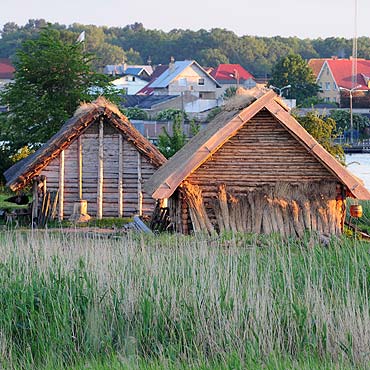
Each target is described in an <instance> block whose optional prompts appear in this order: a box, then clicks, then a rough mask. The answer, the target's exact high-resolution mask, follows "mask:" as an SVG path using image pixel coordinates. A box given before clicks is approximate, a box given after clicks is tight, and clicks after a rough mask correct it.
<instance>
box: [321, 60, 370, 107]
mask: <svg viewBox="0 0 370 370" xmlns="http://www.w3.org/2000/svg"><path fill="white" fill-rule="evenodd" d="M369 80H370V60H366V59H357V76H356V83H355V85H356V86H358V88H357V90H369V89H370V84H369ZM317 83H318V85H319V86H320V88H321V92H320V93H319V97H321V98H323V99H324V100H325V101H327V102H334V103H338V104H339V103H340V98H341V90H340V88H341V87H342V88H345V89H348V90H349V89H352V88H353V87H354V86H353V79H352V60H351V59H327V60H326V61H325V62H324V63H323V65H322V67H321V70H320V73H319V74H318V76H317Z"/></svg>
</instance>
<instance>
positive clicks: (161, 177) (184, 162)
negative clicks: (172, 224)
mask: <svg viewBox="0 0 370 370" xmlns="http://www.w3.org/2000/svg"><path fill="white" fill-rule="evenodd" d="M276 98H277V95H276V94H275V93H274V92H273V91H271V90H270V91H268V92H267V93H265V94H264V95H263V96H261V97H260V98H259V99H257V100H256V101H255V102H253V103H252V104H251V105H249V106H248V107H247V108H245V109H243V110H242V111H241V112H240V113H238V114H236V115H233V117H231V119H229V120H228V121H226V123H225V124H224V125H223V126H221V127H220V128H219V129H218V130H217V131H215V132H212V133H211V134H210V135H209V137H206V139H205V140H202V141H200V142H199V144H200V145H199V146H198V147H197V148H194V146H195V145H194V143H195V142H196V141H197V136H198V135H202V132H200V133H199V134H198V135H197V136H196V137H194V138H193V143H192V142H189V143H188V144H187V145H186V146H185V147H184V148H183V149H182V150H181V151H180V152H178V153H176V154H175V156H174V157H172V158H171V159H170V160H169V161H168V162H167V163H166V164H165V165H163V166H162V167H161V168H160V169H159V170H158V171H157V172H156V173H155V174H154V175H153V176H152V178H151V179H150V180H149V182H148V183H147V184H144V188H145V190H146V191H147V192H148V193H150V194H152V196H153V198H156V199H163V198H168V197H170V196H171V195H172V194H173V192H174V191H175V190H176V188H177V187H178V186H179V185H180V184H181V182H182V181H184V180H185V179H186V178H187V177H188V176H189V175H190V174H191V173H193V172H194V171H195V170H196V169H197V168H199V166H201V165H202V164H203V163H204V162H205V161H207V160H208V159H209V158H210V157H211V156H212V155H213V154H214V153H215V152H216V151H217V150H218V149H219V148H220V147H222V146H223V145H224V143H225V142H226V141H228V140H229V139H230V138H231V137H233V136H234V135H236V133H237V132H238V130H239V129H240V128H241V127H242V126H243V125H244V124H245V123H246V122H247V121H249V120H250V119H251V118H252V117H254V116H255V115H256V114H257V113H258V112H259V111H261V110H262V109H263V108H266V109H267V110H268V111H269V112H270V113H271V114H272V115H273V116H274V117H275V118H276V119H278V121H279V122H280V123H281V124H282V126H283V127H284V128H286V129H287V130H288V131H289V132H290V133H291V134H292V135H293V137H295V138H296V139H297V140H298V141H299V142H300V143H301V144H302V145H304V146H305V147H306V148H307V150H308V151H309V152H311V153H312V155H313V156H314V157H316V158H317V159H318V160H319V161H320V162H321V163H322V164H323V165H324V166H325V167H326V168H327V169H328V170H329V171H330V172H331V173H332V174H333V175H334V176H335V177H336V178H337V179H338V181H340V182H341V183H342V184H344V185H345V186H347V188H348V190H349V191H350V193H351V195H352V196H353V197H355V198H359V199H369V200H370V192H369V191H368V190H367V189H366V188H365V187H364V186H363V185H362V184H361V183H360V182H359V181H358V179H357V178H356V177H354V176H353V175H352V174H351V173H350V172H349V171H347V170H346V169H345V168H344V167H343V166H342V165H341V164H340V163H339V162H338V161H337V160H336V159H335V158H334V157H332V156H331V155H330V154H329V153H328V152H327V151H326V150H325V149H324V148H323V147H322V146H321V145H320V144H319V143H318V142H317V141H316V140H315V139H314V138H313V137H312V136H311V135H310V134H308V132H307V131H306V130H305V129H304V128H303V127H302V126H301V125H300V124H299V123H298V122H297V121H296V120H295V119H294V118H293V117H292V116H291V115H290V114H289V113H288V112H287V110H286V109H285V108H284V107H283V106H282V105H281V104H280V103H279V102H277V101H276V100H275V99H276ZM206 130H207V129H206Z"/></svg>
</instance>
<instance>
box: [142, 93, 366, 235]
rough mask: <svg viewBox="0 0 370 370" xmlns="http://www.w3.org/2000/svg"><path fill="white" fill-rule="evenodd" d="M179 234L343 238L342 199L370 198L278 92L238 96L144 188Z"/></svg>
mask: <svg viewBox="0 0 370 370" xmlns="http://www.w3.org/2000/svg"><path fill="white" fill-rule="evenodd" d="M144 189H145V191H146V192H147V193H148V194H151V195H152V196H153V197H154V198H155V199H169V208H170V213H171V219H172V222H173V223H174V225H175V228H176V230H178V231H181V232H184V233H188V232H190V231H191V230H195V231H197V230H207V231H213V230H216V231H222V230H234V231H243V232H257V233H260V232H263V233H270V232H280V233H282V234H284V235H299V236H300V235H302V233H303V230H305V229H308V230H315V231H319V232H323V233H328V234H338V233H340V232H341V231H342V228H343V220H344V215H345V207H344V199H345V197H346V196H351V197H354V198H357V199H370V193H369V191H368V190H367V189H366V188H365V187H364V186H363V184H362V183H361V181H360V180H359V179H358V178H356V177H355V176H354V175H352V174H351V173H350V172H349V171H348V170H347V169H346V168H344V167H343V166H342V165H341V164H340V163H339V162H338V161H337V160H336V159H335V158H333V157H332V156H331V155H330V154H329V153H328V152H327V151H326V150H325V149H324V148H323V147H322V146H321V145H320V144H318V142H317V141H316V140H315V139H314V138H313V137H312V136H311V135H309V134H308V133H307V131H305V130H304V128H303V127H302V126H301V125H300V124H299V123H298V122H297V121H296V120H295V119H294V118H293V117H292V116H291V115H290V114H289V111H288V108H287V107H286V106H285V105H284V104H283V103H282V102H281V100H280V99H279V98H278V97H277V96H276V94H275V93H274V92H273V91H270V90H258V89H255V90H253V91H252V92H251V94H249V95H244V96H237V97H236V98H235V99H234V100H233V101H231V102H230V103H229V104H228V105H227V106H226V107H225V108H224V109H223V111H222V112H221V113H220V114H219V115H218V116H217V117H216V118H215V119H214V121H212V122H210V123H209V125H208V126H207V127H206V129H204V130H203V131H201V132H200V133H199V134H198V135H196V136H195V137H194V138H193V139H192V140H190V141H189V143H188V144H187V145H185V146H184V147H183V148H182V149H181V150H180V151H179V152H178V153H176V154H175V155H174V156H173V157H172V158H171V159H170V160H169V161H168V162H167V163H165V164H164V165H163V166H162V167H161V168H160V169H159V170H158V171H157V172H156V173H155V174H154V175H153V176H152V177H151V178H150V179H149V181H147V182H146V183H145V185H144Z"/></svg>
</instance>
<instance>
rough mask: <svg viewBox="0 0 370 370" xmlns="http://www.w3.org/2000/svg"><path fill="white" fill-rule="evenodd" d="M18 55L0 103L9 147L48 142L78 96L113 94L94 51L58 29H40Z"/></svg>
mask: <svg viewBox="0 0 370 370" xmlns="http://www.w3.org/2000/svg"><path fill="white" fill-rule="evenodd" d="M16 57H17V58H16V60H15V63H14V64H15V67H16V73H15V79H14V83H12V84H8V85H7V86H6V88H5V89H4V91H3V92H2V93H1V94H0V105H7V106H9V112H5V113H3V114H2V117H1V121H0V141H1V142H2V146H4V145H6V146H7V148H10V150H11V152H13V153H16V152H17V151H18V150H20V149H21V148H23V147H29V148H34V147H37V146H39V145H40V144H41V143H44V142H46V141H47V140H48V139H49V138H50V137H51V136H52V135H53V134H54V133H55V132H57V131H58V130H59V129H60V127H61V126H62V125H63V123H64V122H65V121H66V120H67V119H68V118H70V117H71V116H72V115H73V113H74V112H75V110H76V109H77V107H78V106H79V104H80V103H81V102H86V101H91V100H93V99H94V98H96V97H97V95H100V94H101V93H102V92H104V95H105V96H106V97H107V98H112V97H114V96H115V95H114V94H116V93H114V92H113V88H110V87H109V86H110V85H109V82H108V79H107V77H106V76H104V75H101V74H98V73H95V72H93V71H92V69H91V60H92V59H93V55H92V54H89V53H86V52H84V50H83V45H82V43H76V42H75V41H74V42H73V43H68V42H65V41H63V40H62V38H61V35H60V32H59V31H57V30H53V29H51V28H46V29H43V30H42V31H41V32H40V34H39V36H38V38H36V39H32V40H28V41H26V42H24V43H23V44H22V47H21V48H20V49H18V50H17V53H16Z"/></svg>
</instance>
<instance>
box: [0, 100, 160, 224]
mask: <svg viewBox="0 0 370 370" xmlns="http://www.w3.org/2000/svg"><path fill="white" fill-rule="evenodd" d="M165 161H166V159H165V158H164V157H163V155H162V154H161V153H160V152H159V151H158V149H157V148H156V147H155V146H154V145H152V144H151V143H150V142H149V141H148V140H147V139H145V138H144V137H143V136H142V135H141V134H140V132H138V131H137V130H136V129H135V128H134V127H133V125H132V124H131V123H130V122H129V121H128V119H127V118H126V117H125V116H124V115H123V114H122V113H120V111H119V110H118V108H117V107H115V106H114V105H112V104H110V103H109V102H107V101H106V100H105V99H103V98H99V99H98V100H96V101H95V102H93V103H90V104H84V105H82V106H81V107H80V108H79V109H78V110H77V111H76V113H75V114H74V116H73V117H72V118H71V119H69V120H68V121H67V122H66V123H65V124H64V125H63V127H62V128H61V129H60V131H59V132H57V133H56V134H55V135H54V136H53V137H52V138H51V139H50V140H49V141H48V142H47V143H46V144H44V145H43V146H42V147H41V148H40V149H39V150H37V151H36V152H35V153H33V154H31V155H30V156H28V157H27V158H25V159H23V160H21V161H20V162H17V163H16V164H15V165H14V166H12V167H11V168H10V169H8V170H7V171H6V172H5V173H4V176H5V178H6V180H7V186H9V187H10V188H11V189H12V190H14V191H17V190H20V189H23V188H24V187H25V186H27V185H31V184H33V206H34V207H33V216H34V215H35V213H36V214H37V213H38V212H39V211H40V210H39V209H38V205H39V201H38V199H40V197H41V198H42V199H46V198H45V197H46V196H47V192H54V193H57V194H58V198H57V199H58V202H57V204H55V208H56V213H57V215H58V216H59V219H63V218H66V217H70V216H71V215H72V214H74V213H75V205H76V204H77V205H79V204H80V203H82V202H87V212H88V213H89V215H91V216H94V217H97V218H102V217H122V216H124V217H129V216H132V215H133V214H144V215H149V214H150V213H151V212H152V210H153V208H154V204H155V202H154V200H153V199H152V198H151V197H150V196H149V195H147V194H146V193H145V192H143V191H142V182H143V181H144V180H146V179H148V178H149V177H150V176H151V175H152V174H153V173H154V171H155V170H156V169H157V168H158V167H159V166H160V165H162V164H163V163H164V162H165ZM40 186H42V189H43V191H42V194H41V196H40V194H39V191H38V189H39V188H40Z"/></svg>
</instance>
